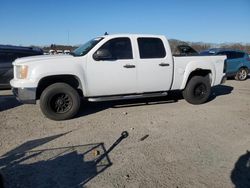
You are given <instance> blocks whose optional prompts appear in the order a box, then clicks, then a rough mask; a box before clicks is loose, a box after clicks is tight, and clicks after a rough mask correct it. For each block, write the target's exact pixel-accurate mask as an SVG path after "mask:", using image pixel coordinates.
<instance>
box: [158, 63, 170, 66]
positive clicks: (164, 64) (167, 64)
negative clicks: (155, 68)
mask: <svg viewBox="0 0 250 188" xmlns="http://www.w3.org/2000/svg"><path fill="white" fill-rule="evenodd" d="M159 66H161V67H166V66H169V63H160V64H159Z"/></svg>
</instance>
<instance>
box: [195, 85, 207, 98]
mask: <svg viewBox="0 0 250 188" xmlns="http://www.w3.org/2000/svg"><path fill="white" fill-rule="evenodd" d="M206 93H207V89H206V85H204V84H203V83H201V84H198V85H197V86H196V87H195V89H194V96H195V97H197V98H203V97H204V96H205V95H206Z"/></svg>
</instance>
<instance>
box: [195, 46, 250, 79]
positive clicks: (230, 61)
mask: <svg viewBox="0 0 250 188" xmlns="http://www.w3.org/2000/svg"><path fill="white" fill-rule="evenodd" d="M200 55H226V56H227V60H226V62H227V70H226V73H227V76H228V77H231V76H234V77H235V79H236V80H240V81H242V80H246V79H247V76H248V73H249V70H250V57H249V55H248V54H247V53H246V52H243V51H239V50H229V49H221V48H213V49H209V50H206V51H203V52H201V53H200Z"/></svg>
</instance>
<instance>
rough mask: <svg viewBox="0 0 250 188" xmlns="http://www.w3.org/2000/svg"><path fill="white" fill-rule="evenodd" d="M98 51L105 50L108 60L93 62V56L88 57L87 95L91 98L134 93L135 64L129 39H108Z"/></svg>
mask: <svg viewBox="0 0 250 188" xmlns="http://www.w3.org/2000/svg"><path fill="white" fill-rule="evenodd" d="M98 50H107V51H108V52H109V53H110V58H107V59H103V60H95V59H94V57H93V54H90V55H89V56H88V64H87V87H88V95H89V96H92V97H93V96H105V95H120V94H130V93H135V92H136V64H135V61H134V58H133V53H132V45H131V40H130V38H127V37H123V38H115V39H110V40H109V41H107V42H106V43H104V44H103V45H102V46H101V47H100V48H99V49H98ZM98 50H97V51H98Z"/></svg>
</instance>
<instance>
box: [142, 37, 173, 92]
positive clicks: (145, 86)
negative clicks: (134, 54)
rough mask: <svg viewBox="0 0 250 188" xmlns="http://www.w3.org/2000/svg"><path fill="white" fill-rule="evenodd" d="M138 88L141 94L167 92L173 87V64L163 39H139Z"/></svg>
mask: <svg viewBox="0 0 250 188" xmlns="http://www.w3.org/2000/svg"><path fill="white" fill-rule="evenodd" d="M137 43H138V49H139V57H138V59H137V64H138V66H137V88H138V92H139V93H143V92H156V91H167V90H169V89H170V87H171V83H172V75H173V64H172V55H171V53H169V54H167V51H169V50H166V46H165V45H164V43H163V39H161V38H155V37H153V38H150V37H140V38H137Z"/></svg>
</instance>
